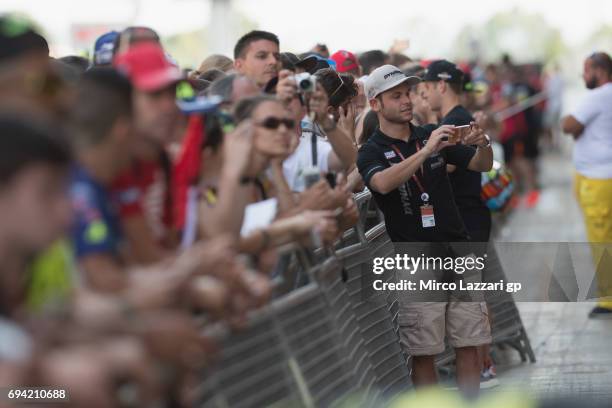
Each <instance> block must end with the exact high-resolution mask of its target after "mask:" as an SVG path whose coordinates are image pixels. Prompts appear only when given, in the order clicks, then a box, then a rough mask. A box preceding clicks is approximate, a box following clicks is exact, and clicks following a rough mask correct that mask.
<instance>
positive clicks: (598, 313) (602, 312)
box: [589, 306, 612, 319]
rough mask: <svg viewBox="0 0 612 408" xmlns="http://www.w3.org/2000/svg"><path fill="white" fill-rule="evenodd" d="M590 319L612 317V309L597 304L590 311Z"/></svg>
mask: <svg viewBox="0 0 612 408" xmlns="http://www.w3.org/2000/svg"><path fill="white" fill-rule="evenodd" d="M589 319H612V309H607V308H605V307H601V306H595V307H594V308H593V310H591V313H589Z"/></svg>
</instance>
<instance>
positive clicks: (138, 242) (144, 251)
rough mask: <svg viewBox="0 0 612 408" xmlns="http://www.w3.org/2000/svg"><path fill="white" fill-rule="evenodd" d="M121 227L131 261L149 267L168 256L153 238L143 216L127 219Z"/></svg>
mask: <svg viewBox="0 0 612 408" xmlns="http://www.w3.org/2000/svg"><path fill="white" fill-rule="evenodd" d="M121 226H122V227H123V232H124V234H125V238H126V240H127V242H128V244H129V248H130V260H133V261H134V262H136V263H138V264H143V265H148V264H151V263H155V262H158V261H161V260H162V259H163V258H164V257H165V256H166V255H168V253H167V251H166V249H164V248H163V247H162V246H161V245H160V244H159V243H158V242H156V240H155V238H154V237H153V232H152V231H151V228H150V227H149V225H148V224H147V221H146V220H145V218H144V216H143V215H142V214H138V215H133V216H130V217H127V218H125V219H124V220H123V221H122V223H121Z"/></svg>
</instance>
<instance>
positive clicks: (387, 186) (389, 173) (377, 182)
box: [370, 148, 431, 194]
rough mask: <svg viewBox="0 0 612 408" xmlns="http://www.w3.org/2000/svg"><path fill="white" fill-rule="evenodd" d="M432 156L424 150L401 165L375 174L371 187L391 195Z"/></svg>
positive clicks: (427, 150)
mask: <svg viewBox="0 0 612 408" xmlns="http://www.w3.org/2000/svg"><path fill="white" fill-rule="evenodd" d="M430 154H431V152H430V151H429V149H425V148H423V149H421V150H420V151H418V152H416V153H415V154H413V155H412V156H410V157H408V158H406V160H404V161H402V162H401V163H399V164H396V165H395V166H391V167H389V168H388V169H385V170H383V171H381V172H378V173H376V174H374V175H373V176H372V178H371V179H370V187H372V189H373V190H374V191H376V192H378V193H381V194H388V193H390V192H391V191H393V190H395V189H396V188H398V187H399V186H401V185H402V184H404V183H405V182H406V181H408V180H409V179H410V177H412V176H413V175H414V173H416V171H417V170H418V169H419V168H420V167H421V164H423V162H424V161H425V160H427V158H428V157H429V155H430Z"/></svg>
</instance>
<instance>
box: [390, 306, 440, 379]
mask: <svg viewBox="0 0 612 408" xmlns="http://www.w3.org/2000/svg"><path fill="white" fill-rule="evenodd" d="M400 299H401V298H400ZM445 310H446V303H444V302H406V303H402V302H401V301H400V310H399V316H398V323H399V337H400V346H401V347H402V349H403V350H404V352H405V353H406V354H407V355H409V356H412V382H413V383H414V385H416V386H422V385H431V384H436V383H437V381H438V378H437V375H436V369H435V366H434V356H435V355H436V354H439V353H441V352H443V351H444V326H445V322H444V318H445Z"/></svg>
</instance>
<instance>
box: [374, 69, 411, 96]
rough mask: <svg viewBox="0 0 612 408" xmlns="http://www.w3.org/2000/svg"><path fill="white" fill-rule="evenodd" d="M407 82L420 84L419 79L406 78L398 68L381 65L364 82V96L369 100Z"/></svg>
mask: <svg viewBox="0 0 612 408" xmlns="http://www.w3.org/2000/svg"><path fill="white" fill-rule="evenodd" d="M404 82H408V84H409V85H415V84H418V83H419V82H421V78H419V77H416V76H406V75H405V74H404V73H403V72H402V71H400V69H399V68H398V67H394V66H393V65H383V66H382V67H378V68H376V69H375V70H374V71H372V72H371V73H370V75H369V76H368V78H367V79H366V80H365V94H366V96H367V98H368V100H369V99H374V98H376V96H378V95H380V94H381V93H383V92H385V91H388V90H389V89H391V88H395V87H396V86H398V85H400V84H403V83H404Z"/></svg>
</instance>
